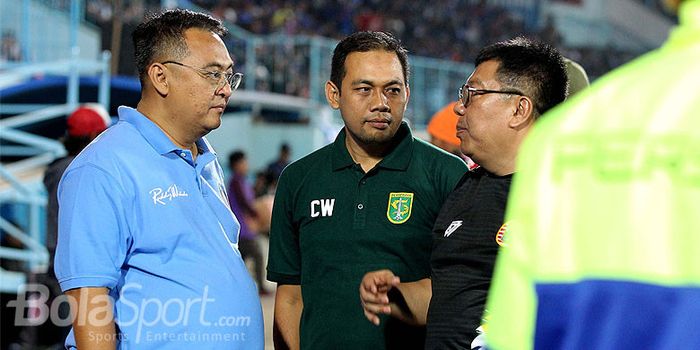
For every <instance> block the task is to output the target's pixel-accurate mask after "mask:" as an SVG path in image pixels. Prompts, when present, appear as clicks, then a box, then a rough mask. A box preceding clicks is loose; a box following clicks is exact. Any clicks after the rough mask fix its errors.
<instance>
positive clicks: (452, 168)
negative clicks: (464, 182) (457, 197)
mask: <svg viewBox="0 0 700 350" xmlns="http://www.w3.org/2000/svg"><path fill="white" fill-rule="evenodd" d="M441 158H445V159H444V160H443V161H441V162H440V163H439V164H438V167H437V169H439V171H436V172H435V173H434V174H435V183H436V184H437V186H439V189H440V190H441V192H442V201H443V202H444V201H445V200H447V197H448V196H449V195H450V193H452V190H454V189H455V187H456V186H457V183H458V182H459V180H460V179H462V177H464V174H466V173H467V171H468V170H469V168H467V164H466V163H464V161H463V160H461V159H459V158H457V157H456V156H453V155H450V156H449V157H441Z"/></svg>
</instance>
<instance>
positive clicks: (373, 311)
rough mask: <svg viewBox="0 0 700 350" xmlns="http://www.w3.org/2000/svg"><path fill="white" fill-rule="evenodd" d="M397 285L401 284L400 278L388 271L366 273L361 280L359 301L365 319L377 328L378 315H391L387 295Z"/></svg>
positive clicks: (390, 306)
mask: <svg viewBox="0 0 700 350" xmlns="http://www.w3.org/2000/svg"><path fill="white" fill-rule="evenodd" d="M399 283H401V280H400V278H399V277H398V276H395V275H394V273H393V272H391V271H389V270H379V271H372V272H368V273H367V274H365V276H364V277H363V278H362V282H361V283H360V300H361V301H362V308H363V309H364V312H365V317H367V319H368V320H369V321H370V322H372V323H374V324H375V325H377V326H378V325H379V315H380V314H386V315H391V313H392V305H391V302H390V301H389V295H388V293H389V291H390V290H391V289H392V288H394V287H397V286H398V285H399ZM397 311H398V310H397Z"/></svg>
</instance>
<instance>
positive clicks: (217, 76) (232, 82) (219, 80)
mask: <svg viewBox="0 0 700 350" xmlns="http://www.w3.org/2000/svg"><path fill="white" fill-rule="evenodd" d="M168 63H172V64H176V65H178V66H181V67H185V68H189V69H192V70H194V71H196V72H197V73H199V74H200V75H201V76H203V77H204V78H206V79H209V80H210V81H212V82H214V83H215V84H216V90H217V91H218V90H219V89H221V88H222V87H224V85H226V83H228V84H229V86H231V90H236V89H238V86H239V85H241V81H242V80H243V73H234V72H217V71H213V70H206V69H203V68H197V67H192V66H190V65H188V64H184V63H180V62H177V61H165V62H161V64H168Z"/></svg>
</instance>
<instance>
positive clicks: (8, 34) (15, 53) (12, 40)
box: [0, 29, 22, 62]
mask: <svg viewBox="0 0 700 350" xmlns="http://www.w3.org/2000/svg"><path fill="white" fill-rule="evenodd" d="M21 60H22V48H21V47H20V46H19V42H18V41H17V37H16V36H15V32H14V31H12V30H9V29H8V30H6V31H4V32H3V33H2V42H0V62H3V61H7V62H18V61H21Z"/></svg>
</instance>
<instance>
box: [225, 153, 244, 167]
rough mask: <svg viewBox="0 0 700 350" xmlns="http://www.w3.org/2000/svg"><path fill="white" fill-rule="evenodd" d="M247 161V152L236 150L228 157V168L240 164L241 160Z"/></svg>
mask: <svg viewBox="0 0 700 350" xmlns="http://www.w3.org/2000/svg"><path fill="white" fill-rule="evenodd" d="M243 159H245V152H243V151H241V150H235V151H233V152H231V154H229V155H228V166H229V167H230V168H232V167H233V166H234V165H236V164H238V162H240V161H241V160H243Z"/></svg>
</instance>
